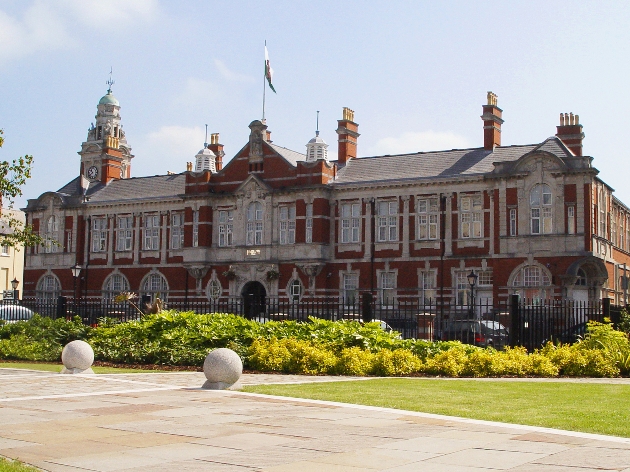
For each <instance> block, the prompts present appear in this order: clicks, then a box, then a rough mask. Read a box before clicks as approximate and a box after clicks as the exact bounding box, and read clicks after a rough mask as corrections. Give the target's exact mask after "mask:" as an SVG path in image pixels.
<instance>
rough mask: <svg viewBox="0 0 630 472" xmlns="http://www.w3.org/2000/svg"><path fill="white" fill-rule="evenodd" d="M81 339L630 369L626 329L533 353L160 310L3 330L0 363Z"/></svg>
mask: <svg viewBox="0 0 630 472" xmlns="http://www.w3.org/2000/svg"><path fill="white" fill-rule="evenodd" d="M74 339H83V340H85V341H87V342H89V343H90V344H91V345H92V347H93V348H94V353H95V358H96V359H97V360H101V361H109V362H117V363H123V364H132V363H133V364H135V363H139V364H164V365H201V364H202V363H203V360H204V359H205V357H206V355H207V354H208V352H209V351H210V350H212V349H215V348H219V347H228V348H230V349H233V350H235V351H236V352H237V353H238V354H239V355H240V356H241V358H243V360H244V364H245V367H246V368H249V369H254V370H259V371H271V372H286V373H302V374H338V375H359V376H363V375H381V376H391V375H410V374H428V375H441V376H448V377H459V376H465V377H496V376H515V377H523V376H542V377H554V376H558V375H566V376H593V377H615V376H619V375H627V374H628V373H630V345H629V343H628V337H627V335H626V334H625V333H622V332H619V331H615V330H613V329H612V327H611V326H610V325H608V324H600V323H590V324H589V327H588V331H587V335H586V336H585V339H584V340H582V342H579V343H576V344H573V345H561V346H556V345H553V344H551V343H550V344H548V345H547V346H545V347H544V348H542V349H540V350H538V351H536V352H534V353H527V351H526V350H525V349H524V348H512V349H510V348H507V349H505V350H503V351H495V350H494V349H482V348H478V347H474V346H469V345H464V344H461V343H459V342H431V341H425V340H403V339H400V338H399V337H398V336H397V335H396V334H395V333H387V332H385V331H383V330H382V329H380V327H379V324H378V323H366V324H364V325H362V324H360V323H358V322H354V321H337V322H331V321H325V320H320V319H310V321H309V322H305V323H301V322H296V321H284V322H269V323H265V324H260V323H257V322H253V321H249V320H247V319H244V318H242V317H239V316H234V315H227V314H207V315H198V314H195V313H192V312H186V313H177V312H163V313H161V314H159V315H148V316H146V317H144V318H143V319H142V320H140V321H132V322H127V323H117V322H115V321H113V320H106V319H103V320H101V322H100V323H99V326H97V327H94V328H92V327H89V326H84V325H83V324H82V323H81V321H80V320H79V319H75V320H71V321H66V320H51V319H48V318H42V317H39V316H35V317H33V319H31V320H29V321H21V322H17V323H7V324H3V325H0V359H18V360H33V361H37V360H42V361H55V360H59V358H60V354H61V350H62V348H63V346H64V345H65V344H66V343H68V342H70V341H72V340H74Z"/></svg>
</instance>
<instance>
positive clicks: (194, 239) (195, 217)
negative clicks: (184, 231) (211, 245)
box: [192, 210, 199, 247]
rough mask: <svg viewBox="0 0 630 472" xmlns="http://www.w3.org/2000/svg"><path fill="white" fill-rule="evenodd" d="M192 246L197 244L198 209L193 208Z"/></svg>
mask: <svg viewBox="0 0 630 472" xmlns="http://www.w3.org/2000/svg"><path fill="white" fill-rule="evenodd" d="M192 216H193V224H192V247H198V246H199V210H193V215H192Z"/></svg>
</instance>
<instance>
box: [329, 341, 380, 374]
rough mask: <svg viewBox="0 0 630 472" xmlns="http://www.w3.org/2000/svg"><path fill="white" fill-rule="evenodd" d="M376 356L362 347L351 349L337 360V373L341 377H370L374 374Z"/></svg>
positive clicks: (345, 350) (343, 352)
mask: <svg viewBox="0 0 630 472" xmlns="http://www.w3.org/2000/svg"><path fill="white" fill-rule="evenodd" d="M373 363H374V354H372V353H371V352H370V351H365V350H363V349H361V348H360V347H350V348H346V349H344V350H342V351H341V354H340V355H339V359H338V360H337V368H336V372H337V373H338V374H340V375H361V376H363V375H369V374H370V373H372V364H373Z"/></svg>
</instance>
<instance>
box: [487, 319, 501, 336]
mask: <svg viewBox="0 0 630 472" xmlns="http://www.w3.org/2000/svg"><path fill="white" fill-rule="evenodd" d="M481 326H482V330H483V332H484V334H499V335H504V336H507V334H508V332H507V329H506V328H505V326H503V325H502V324H501V323H499V322H498V321H486V320H484V321H482V322H481Z"/></svg>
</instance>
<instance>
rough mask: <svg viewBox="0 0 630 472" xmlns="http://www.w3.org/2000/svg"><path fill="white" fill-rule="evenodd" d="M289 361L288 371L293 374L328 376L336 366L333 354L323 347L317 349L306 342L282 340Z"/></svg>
mask: <svg viewBox="0 0 630 472" xmlns="http://www.w3.org/2000/svg"><path fill="white" fill-rule="evenodd" d="M282 342H283V343H284V344H285V345H286V347H287V349H288V351H289V353H290V355H291V359H290V361H289V364H288V371H289V372H291V373H294V374H311V375H314V374H328V373H332V372H333V371H334V368H335V366H336V364H337V358H336V356H335V354H334V353H333V352H332V351H331V350H329V349H326V348H325V347H319V346H317V345H315V344H313V343H311V342H308V341H297V340H295V339H283V340H282Z"/></svg>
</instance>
